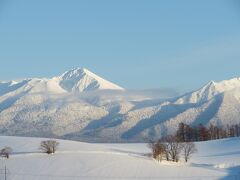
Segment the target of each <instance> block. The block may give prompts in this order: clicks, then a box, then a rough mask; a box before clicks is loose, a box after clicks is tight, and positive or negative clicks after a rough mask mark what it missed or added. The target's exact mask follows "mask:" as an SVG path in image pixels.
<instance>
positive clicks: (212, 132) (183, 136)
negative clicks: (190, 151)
mask: <svg viewBox="0 0 240 180" xmlns="http://www.w3.org/2000/svg"><path fill="white" fill-rule="evenodd" d="M176 136H177V137H178V139H179V141H181V142H191V141H208V140H215V139H223V138H229V137H239V136H240V124H236V125H231V126H230V125H227V126H221V127H218V126H216V125H214V124H212V123H211V124H210V125H209V126H204V125H202V124H199V125H198V126H190V125H188V124H185V123H179V125H178V129H177V132H176Z"/></svg>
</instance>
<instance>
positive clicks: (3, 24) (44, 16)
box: [0, 0, 240, 91]
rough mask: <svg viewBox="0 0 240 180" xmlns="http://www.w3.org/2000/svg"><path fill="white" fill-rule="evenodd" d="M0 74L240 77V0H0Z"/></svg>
mask: <svg viewBox="0 0 240 180" xmlns="http://www.w3.org/2000/svg"><path fill="white" fill-rule="evenodd" d="M0 64H1V66H0V79H1V80H9V79H19V78H24V77H52V76H55V75H58V74H61V73H62V72H64V71H66V70H68V69H71V68H73V67H86V68H88V69H89V70H91V71H93V72H95V73H96V74H98V75H100V76H102V77H104V78H106V79H108V80H110V81H112V82H114V83H116V84H119V85H121V86H123V87H125V88H128V89H148V88H174V89H177V90H179V91H185V90H192V89H195V88H198V87H200V86H202V85H203V84H204V83H206V82H207V81H209V80H216V81H218V80H223V79H229V78H232V77H236V76H240V2H239V1H238V0H211V1H209V0H198V1H192V0H182V1H179V0H165V1H164V0H116V1H115V0H21V1H19V0H0Z"/></svg>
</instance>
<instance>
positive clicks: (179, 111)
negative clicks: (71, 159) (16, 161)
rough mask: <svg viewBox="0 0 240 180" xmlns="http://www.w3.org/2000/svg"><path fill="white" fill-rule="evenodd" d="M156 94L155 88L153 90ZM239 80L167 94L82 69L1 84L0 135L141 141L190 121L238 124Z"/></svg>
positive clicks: (98, 140) (219, 124)
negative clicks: (118, 82) (133, 87)
mask: <svg viewBox="0 0 240 180" xmlns="http://www.w3.org/2000/svg"><path fill="white" fill-rule="evenodd" d="M155 93H156V92H155ZM239 117H240V78H235V79H231V80H226V81H222V82H218V83H217V82H213V81H210V82H209V83H208V84H206V85H205V86H203V87H202V88H200V89H199V90H197V91H193V92H190V93H187V94H184V95H181V96H177V97H170V98H154V97H151V96H149V95H148V94H147V93H146V94H144V93H138V92H137V91H136V92H135V93H134V92H129V91H128V90H126V89H124V88H122V87H120V86H118V85H116V84H113V83H111V82H109V81H107V80H104V79H103V78H101V77H99V76H97V75H96V74H94V73H92V72H90V71H89V70H87V69H81V68H75V69H72V70H70V71H67V72H65V73H63V74H62V75H60V76H56V77H53V78H51V79H48V78H32V79H24V80H21V81H9V82H0V134H1V135H18V136H42V137H58V138H67V139H75V140H82V141H91V142H121V141H144V140H146V139H148V138H159V137H161V136H163V135H166V134H169V133H173V132H174V131H175V130H176V129H177V127H178V124H179V123H180V122H184V123H186V124H189V125H198V124H199V123H202V124H204V125H208V124H210V123H214V124H216V125H218V126H222V125H231V124H238V123H240V118H239Z"/></svg>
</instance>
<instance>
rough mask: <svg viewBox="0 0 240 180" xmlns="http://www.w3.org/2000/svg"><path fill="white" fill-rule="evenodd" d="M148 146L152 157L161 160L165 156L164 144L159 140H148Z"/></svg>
mask: <svg viewBox="0 0 240 180" xmlns="http://www.w3.org/2000/svg"><path fill="white" fill-rule="evenodd" d="M149 147H150V148H151V150H152V156H153V158H154V159H157V160H158V161H160V162H161V161H162V160H163V157H164V156H165V152H166V146H165V144H164V143H162V142H161V141H158V142H150V143H149Z"/></svg>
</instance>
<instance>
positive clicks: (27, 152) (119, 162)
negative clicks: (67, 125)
mask: <svg viewBox="0 0 240 180" xmlns="http://www.w3.org/2000/svg"><path fill="white" fill-rule="evenodd" d="M42 140H45V139H40V138H26V137H7V136H1V137H0V147H5V146H10V147H12V148H13V153H12V155H11V156H10V159H3V158H2V159H1V164H0V169H4V167H5V166H6V167H7V179H9V180H26V179H29V180H55V179H56V180H59V179H60V180H72V179H74V180H83V179H86V180H88V179H96V180H98V179H101V180H105V179H114V180H115V179H121V180H131V179H143V180H149V179H150V180H151V179H201V180H213V179H214V180H217V179H219V180H225V179H228V180H235V179H239V178H240V158H239V157H240V151H239V149H240V139H239V138H231V139H223V140H215V141H207V142H198V143H196V145H197V149H198V152H197V153H196V154H194V155H193V156H192V158H191V159H190V161H189V162H188V163H185V162H184V161H183V159H180V162H179V163H174V162H166V161H163V162H162V163H159V162H157V161H155V160H153V159H152V158H151V157H150V156H149V153H150V150H149V149H148V147H147V145H146V144H141V143H139V144H89V143H82V142H75V141H66V140H57V141H58V142H59V143H60V145H59V149H58V151H57V152H56V153H55V154H51V155H47V154H43V153H41V152H40V150H39V144H40V142H41V141H42ZM0 172H3V171H2V170H1V171H0ZM0 179H4V175H3V174H2V173H1V174H0Z"/></svg>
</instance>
